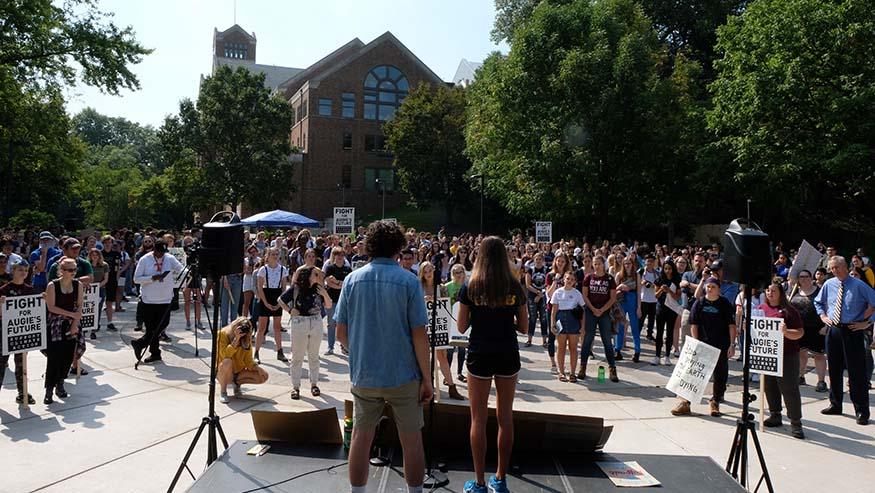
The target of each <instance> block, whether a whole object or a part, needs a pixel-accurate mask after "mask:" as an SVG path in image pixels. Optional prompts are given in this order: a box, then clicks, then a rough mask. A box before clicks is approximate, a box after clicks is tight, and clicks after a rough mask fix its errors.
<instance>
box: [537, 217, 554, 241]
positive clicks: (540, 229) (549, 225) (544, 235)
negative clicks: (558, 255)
mask: <svg viewBox="0 0 875 493" xmlns="http://www.w3.org/2000/svg"><path fill="white" fill-rule="evenodd" d="M535 241H536V242H538V243H553V222H552V221H538V222H536V223H535Z"/></svg>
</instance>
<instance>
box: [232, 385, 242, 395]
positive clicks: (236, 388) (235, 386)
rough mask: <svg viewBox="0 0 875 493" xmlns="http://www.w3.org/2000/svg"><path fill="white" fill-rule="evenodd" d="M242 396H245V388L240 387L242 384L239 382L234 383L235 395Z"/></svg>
mask: <svg viewBox="0 0 875 493" xmlns="http://www.w3.org/2000/svg"><path fill="white" fill-rule="evenodd" d="M242 396H243V389H241V388H240V384H239V383H235V384H234V397H237V398H239V397H242Z"/></svg>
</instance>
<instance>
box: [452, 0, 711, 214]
mask: <svg viewBox="0 0 875 493" xmlns="http://www.w3.org/2000/svg"><path fill="white" fill-rule="evenodd" d="M559 3H563V5H558V4H554V2H541V3H540V4H539V5H538V6H537V7H536V8H535V10H534V11H533V14H532V15H531V16H530V17H529V18H528V19H526V20H525V21H523V22H522V23H521V24H520V25H519V26H518V28H517V30H516V31H515V32H514V36H513V43H512V47H511V51H510V54H509V55H508V56H507V57H506V58H505V57H502V56H500V55H498V54H495V55H492V56H490V57H489V58H488V59H487V60H486V62H485V63H484V66H483V68H482V69H481V71H480V73H479V74H478V79H477V81H476V82H475V83H474V84H473V85H472V86H471V88H470V94H469V100H470V108H469V118H468V125H467V130H466V131H467V144H468V148H467V153H468V155H469V156H471V158H472V160H473V161H474V168H473V170H474V172H477V173H482V174H483V175H484V176H485V182H486V183H485V187H486V189H487V193H488V194H489V195H490V196H491V197H492V198H494V199H496V200H497V201H499V202H500V203H501V204H502V205H503V206H504V207H505V208H507V209H508V210H509V211H510V212H512V213H514V214H516V215H519V216H522V217H525V218H529V219H535V218H539V219H552V220H554V221H560V222H565V223H573V224H575V225H576V226H578V227H579V226H582V225H583V224H588V225H591V226H590V227H591V228H592V229H598V230H600V231H607V230H609V229H610V230H620V229H622V227H623V226H628V225H636V226H641V224H640V223H641V218H643V217H647V218H648V220H649V222H650V223H653V224H654V225H657V224H659V223H662V222H672V221H678V220H679V219H683V214H684V213H685V211H686V210H687V209H686V208H685V207H684V203H683V196H678V195H677V194H676V193H674V192H677V191H679V190H684V189H685V188H686V184H685V178H684V177H685V173H684V172H683V169H682V168H681V166H682V165H683V164H684V161H685V160H684V159H682V158H681V157H680V156H678V154H677V152H678V148H677V143H678V142H680V141H682V132H683V126H684V125H685V124H686V123H687V118H691V116H690V112H689V111H688V110H687V109H686V108H685V107H684V104H683V103H684V101H685V100H687V99H689V98H691V94H689V91H690V90H691V88H693V87H695V84H694V83H693V82H688V83H687V84H686V85H684V84H683V83H682V82H684V77H689V76H690V74H695V73H696V72H695V71H696V67H697V64H696V63H695V62H692V61H684V63H683V64H682V66H683V71H681V70H679V71H678V77H677V78H675V77H661V76H660V74H661V73H663V72H666V71H669V72H670V70H668V69H666V67H665V66H664V65H665V62H666V60H667V54H666V52H665V49H664V48H663V47H662V46H661V45H660V44H659V42H658V40H657V38H656V34H655V32H654V31H653V29H652V27H651V25H650V21H649V20H648V19H647V17H645V15H644V13H643V11H642V10H641V7H640V6H638V5H637V4H636V3H635V2H633V1H632V0H606V1H602V2H595V3H592V2H589V1H586V0H577V1H573V2H559ZM670 73H671V72H670Z"/></svg>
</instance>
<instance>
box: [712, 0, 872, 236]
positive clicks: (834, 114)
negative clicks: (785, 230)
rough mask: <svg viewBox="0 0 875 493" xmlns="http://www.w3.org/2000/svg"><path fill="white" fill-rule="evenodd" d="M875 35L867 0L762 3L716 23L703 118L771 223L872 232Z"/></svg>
mask: <svg viewBox="0 0 875 493" xmlns="http://www.w3.org/2000/svg"><path fill="white" fill-rule="evenodd" d="M873 32H875V8H873V4H872V2H868V1H865V2H860V1H854V0H841V1H832V2H821V1H817V0H758V1H756V2H753V3H752V4H751V5H750V6H749V7H748V9H747V11H746V12H745V13H744V15H742V16H740V17H736V18H733V19H732V20H730V22H729V23H728V24H727V25H726V26H724V27H723V28H721V29H720V30H719V44H718V47H719V48H720V49H721V50H722V52H723V53H724V56H723V59H722V60H721V61H719V62H718V64H717V68H718V70H719V77H718V78H717V80H716V81H715V82H714V84H713V85H712V86H711V89H712V91H713V94H714V108H713V110H712V111H710V113H709V114H708V122H709V125H710V127H711V128H712V129H713V130H714V131H716V133H717V137H718V139H719V140H718V143H719V145H721V146H723V147H725V148H726V149H728V150H729V151H731V152H732V154H733V155H734V157H735V166H736V167H735V169H734V170H733V171H734V173H733V175H734V178H735V179H736V180H737V181H738V183H739V185H740V187H741V188H743V189H744V190H746V191H747V192H748V193H750V194H751V196H753V197H754V199H755V201H758V202H760V203H761V204H764V205H765V204H768V207H767V211H766V220H767V221H768V222H769V223H771V224H773V225H775V226H779V227H785V226H784V225H786V224H793V221H794V220H797V219H802V218H804V219H805V224H806V225H822V224H833V225H834V224H835V218H838V217H841V218H843V219H844V220H846V221H848V222H850V223H855V224H859V225H865V227H866V228H867V229H868V230H869V231H871V230H872V226H871V218H872V217H873V212H875V209H873V206H872V201H871V198H870V197H867V194H868V195H871V191H872V189H873V186H875V159H873V158H875V140H873V135H875V58H873V53H875V37H873V36H872V33H873ZM814 204H816V207H812V206H813V205H814Z"/></svg>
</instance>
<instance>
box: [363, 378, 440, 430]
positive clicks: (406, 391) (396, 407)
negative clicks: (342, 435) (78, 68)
mask: <svg viewBox="0 0 875 493" xmlns="http://www.w3.org/2000/svg"><path fill="white" fill-rule="evenodd" d="M350 392H351V393H352V397H353V409H354V411H353V414H354V416H353V426H354V427H355V428H359V429H362V430H373V429H374V428H376V426H377V423H379V422H380V418H381V417H382V416H383V407H384V406H385V405H386V403H388V404H389V405H390V406H391V407H392V413H393V414H394V415H395V426H397V427H398V432H399V433H415V432H417V431H419V430H421V429H422V427H423V426H425V420H424V419H423V417H422V404H420V402H419V381H418V380H413V381H412V382H410V383H406V384H404V385H399V386H398V387H386V388H365V387H356V386H352V388H351V389H350Z"/></svg>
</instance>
